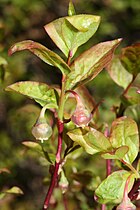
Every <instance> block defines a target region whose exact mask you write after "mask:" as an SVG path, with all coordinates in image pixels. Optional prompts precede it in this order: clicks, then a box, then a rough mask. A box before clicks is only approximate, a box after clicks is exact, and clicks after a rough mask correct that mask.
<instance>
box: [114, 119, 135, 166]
mask: <svg viewBox="0 0 140 210" xmlns="http://www.w3.org/2000/svg"><path fill="white" fill-rule="evenodd" d="M110 142H111V144H112V146H113V147H114V148H118V147H121V146H128V148H129V150H128V152H127V153H126V155H125V156H124V158H123V160H124V161H126V162H127V163H132V162H133V161H134V160H135V158H136V156H137V154H138V151H139V135H138V128H137V124H136V122H135V121H134V120H132V119H131V118H127V117H121V118H118V119H116V120H115V121H114V122H113V123H112V128H111V134H110Z"/></svg>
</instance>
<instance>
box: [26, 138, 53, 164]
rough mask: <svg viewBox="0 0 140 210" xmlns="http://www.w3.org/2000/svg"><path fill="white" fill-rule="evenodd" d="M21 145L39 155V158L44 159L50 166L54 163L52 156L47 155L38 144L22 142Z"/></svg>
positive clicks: (50, 154)
mask: <svg viewBox="0 0 140 210" xmlns="http://www.w3.org/2000/svg"><path fill="white" fill-rule="evenodd" d="M22 144H23V145H24V146H26V147H29V148H30V149H32V150H34V151H36V152H38V153H39V154H41V156H43V157H45V158H46V160H48V162H49V163H51V164H52V163H54V162H55V156H54V154H52V153H48V152H47V151H46V150H44V149H43V147H42V146H41V145H40V144H39V143H37V142H33V141H24V142H22Z"/></svg>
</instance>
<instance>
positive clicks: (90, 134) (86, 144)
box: [67, 128, 111, 154]
mask: <svg viewBox="0 0 140 210" xmlns="http://www.w3.org/2000/svg"><path fill="white" fill-rule="evenodd" d="M67 135H68V136H69V137H70V138H71V139H72V140H73V141H75V142H76V143H78V144H79V145H80V146H81V147H83V148H84V149H85V151H86V152H87V153H89V154H95V153H98V152H104V151H107V150H109V149H110V148H111V144H110V142H109V140H108V139H107V138H106V137H105V136H104V135H103V134H102V133H101V132H99V131H97V130H95V129H93V128H92V129H91V130H89V131H86V130H82V129H80V128H77V129H74V130H72V131H69V132H68V133H67Z"/></svg>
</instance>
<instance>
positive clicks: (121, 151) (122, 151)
mask: <svg viewBox="0 0 140 210" xmlns="http://www.w3.org/2000/svg"><path fill="white" fill-rule="evenodd" d="M128 150H129V148H128V147H127V146H121V147H119V148H117V149H116V150H115V151H114V152H108V153H104V154H102V155H101V156H102V157H103V158H104V159H116V160H117V159H118V160H122V159H123V158H124V156H125V155H126V153H127V152H128Z"/></svg>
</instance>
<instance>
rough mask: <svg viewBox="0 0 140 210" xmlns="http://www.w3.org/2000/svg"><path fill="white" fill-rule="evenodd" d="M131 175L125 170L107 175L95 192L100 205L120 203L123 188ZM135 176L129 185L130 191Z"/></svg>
mask: <svg viewBox="0 0 140 210" xmlns="http://www.w3.org/2000/svg"><path fill="white" fill-rule="evenodd" d="M130 175H131V173H130V172H128V171H125V170H120V171H115V172H113V173H112V174H111V175H109V176H108V177H107V178H106V179H105V180H104V181H103V182H102V183H101V184H100V185H99V186H98V188H97V189H96V190H95V194H96V195H97V197H98V202H100V203H120V202H121V200H122V198H123V193H124V187H125V183H126V180H127V178H128V177H129V176H130ZM134 179H135V176H134V175H132V176H131V179H130V183H129V190H128V191H130V190H131V188H132V186H133V183H134Z"/></svg>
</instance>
